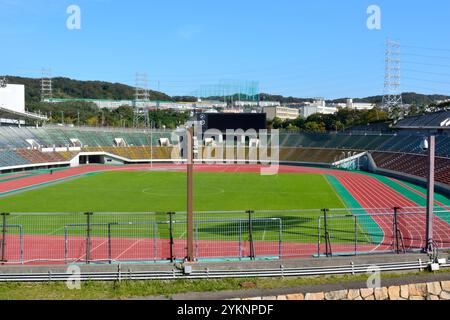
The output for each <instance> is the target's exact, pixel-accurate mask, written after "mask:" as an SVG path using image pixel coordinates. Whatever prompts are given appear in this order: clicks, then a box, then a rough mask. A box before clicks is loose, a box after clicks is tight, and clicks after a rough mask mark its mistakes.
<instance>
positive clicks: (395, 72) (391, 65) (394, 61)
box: [383, 39, 403, 110]
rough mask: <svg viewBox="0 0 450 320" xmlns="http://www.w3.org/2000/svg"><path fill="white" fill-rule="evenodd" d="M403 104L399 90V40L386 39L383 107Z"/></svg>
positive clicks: (390, 108)
mask: <svg viewBox="0 0 450 320" xmlns="http://www.w3.org/2000/svg"><path fill="white" fill-rule="evenodd" d="M402 105H403V101H402V93H401V91H400V42H398V41H391V40H389V39H388V40H386V59H385V74H384V95H383V108H386V109H388V110H392V108H395V107H399V106H400V107H401V106H402Z"/></svg>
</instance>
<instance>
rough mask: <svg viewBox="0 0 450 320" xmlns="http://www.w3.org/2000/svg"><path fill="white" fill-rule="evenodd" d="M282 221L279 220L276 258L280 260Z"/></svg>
mask: <svg viewBox="0 0 450 320" xmlns="http://www.w3.org/2000/svg"><path fill="white" fill-rule="evenodd" d="M282 236H283V220H281V219H280V220H279V227H278V258H279V259H281V258H282V250H283V238H282Z"/></svg>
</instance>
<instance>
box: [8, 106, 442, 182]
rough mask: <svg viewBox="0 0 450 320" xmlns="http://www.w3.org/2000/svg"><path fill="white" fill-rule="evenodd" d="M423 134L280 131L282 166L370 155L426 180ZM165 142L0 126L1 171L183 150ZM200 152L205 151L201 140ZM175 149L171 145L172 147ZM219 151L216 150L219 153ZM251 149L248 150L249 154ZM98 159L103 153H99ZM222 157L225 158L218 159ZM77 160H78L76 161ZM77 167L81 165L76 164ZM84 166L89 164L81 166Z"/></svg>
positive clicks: (153, 135) (136, 134)
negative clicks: (81, 156) (93, 156)
mask: <svg viewBox="0 0 450 320" xmlns="http://www.w3.org/2000/svg"><path fill="white" fill-rule="evenodd" d="M448 119H450V111H440V112H437V113H435V114H430V115H425V116H421V117H410V118H406V119H403V120H400V121H399V122H398V123H397V126H403V127H404V128H408V127H409V126H413V127H414V126H432V127H433V126H435V125H437V124H439V125H440V126H441V127H442V125H445V124H447V123H449V124H450V121H448ZM447 132H448V131H445V130H439V132H438V133H437V136H436V156H437V160H436V166H437V169H436V180H437V181H439V182H442V183H444V184H448V185H450V135H448V133H447ZM424 134H425V133H422V132H417V130H416V131H414V130H402V129H399V130H398V131H397V132H396V133H390V134H379V133H375V132H366V133H360V132H359V133H355V132H339V133H308V132H301V133H286V132H281V133H280V136H279V137H280V149H279V150H280V154H279V160H280V161H281V162H289V163H292V162H299V163H311V164H321V165H323V164H326V165H331V164H332V163H334V162H337V161H339V160H343V159H345V158H348V157H351V156H353V155H355V154H359V153H361V152H364V151H367V152H369V153H370V154H371V155H372V158H373V159H374V162H375V164H376V165H377V166H378V167H379V168H383V169H387V170H393V171H397V172H401V173H406V174H408V175H413V176H417V177H424V176H425V173H426V170H427V162H426V157H425V152H424V151H423V150H422V149H421V148H420V144H421V141H422V140H423V138H424ZM160 139H168V140H167V141H170V139H171V131H164V130H153V131H148V130H139V129H124V128H121V129H110V128H90V127H59V126H51V127H38V128H37V127H25V126H24V127H13V126H2V127H0V171H1V170H2V168H7V169H6V170H10V167H14V166H17V167H20V166H31V165H33V164H44V165H47V164H49V163H50V164H51V163H64V164H65V165H69V161H71V160H72V159H74V158H75V157H76V156H77V155H78V154H79V153H80V152H83V154H86V153H95V154H97V153H104V154H110V155H116V156H118V157H120V158H121V159H122V160H121V161H122V162H124V163H129V162H136V161H142V162H145V161H147V162H148V161H150V160H156V161H157V160H168V159H173V154H177V155H178V156H177V157H178V158H180V157H181V155H179V153H180V152H179V150H175V152H173V151H174V150H173V149H174V148H178V147H170V146H163V147H161V146H159V141H160ZM198 143H199V146H200V147H199V152H203V151H204V150H207V149H203V147H201V146H202V143H203V141H198ZM169 145H170V144H169ZM215 152H216V151H213V155H215ZM247 155H248V150H247V151H246V156H247ZM97 157H98V155H97ZM219 158H220V157H219ZM75 160H76V159H75ZM75 163H76V161H75ZM80 163H84V162H81V161H80Z"/></svg>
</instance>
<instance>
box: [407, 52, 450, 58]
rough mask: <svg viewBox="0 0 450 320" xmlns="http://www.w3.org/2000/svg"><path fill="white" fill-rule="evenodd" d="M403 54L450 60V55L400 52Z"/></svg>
mask: <svg viewBox="0 0 450 320" xmlns="http://www.w3.org/2000/svg"><path fill="white" fill-rule="evenodd" d="M402 55H404V56H413V57H422V58H431V59H446V60H450V57H444V56H430V55H426V54H415V53H402Z"/></svg>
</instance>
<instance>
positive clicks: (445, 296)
mask: <svg viewBox="0 0 450 320" xmlns="http://www.w3.org/2000/svg"><path fill="white" fill-rule="evenodd" d="M439 298H441V299H442V300H450V293H449V292H446V291H442V292H441V294H440V295H439Z"/></svg>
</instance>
